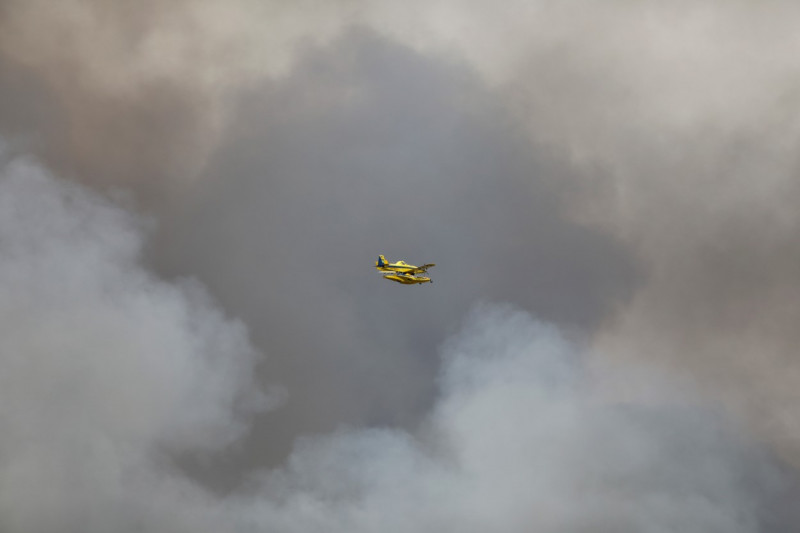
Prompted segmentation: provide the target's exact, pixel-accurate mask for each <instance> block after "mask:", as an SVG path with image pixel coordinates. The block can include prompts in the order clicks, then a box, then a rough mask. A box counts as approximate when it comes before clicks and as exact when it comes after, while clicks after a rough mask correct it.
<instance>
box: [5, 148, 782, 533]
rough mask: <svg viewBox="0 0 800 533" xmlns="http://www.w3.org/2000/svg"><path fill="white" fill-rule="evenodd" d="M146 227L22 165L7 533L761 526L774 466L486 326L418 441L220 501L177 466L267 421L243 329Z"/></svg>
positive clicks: (376, 435)
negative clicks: (614, 400) (179, 270)
mask: <svg viewBox="0 0 800 533" xmlns="http://www.w3.org/2000/svg"><path fill="white" fill-rule="evenodd" d="M145 227H146V224H144V223H143V222H142V221H141V220H140V219H138V218H136V217H134V216H132V215H130V214H128V213H127V212H125V211H124V210H122V209H120V208H119V207H117V206H115V205H113V204H112V203H111V202H109V201H107V200H105V199H103V198H101V197H99V196H97V195H95V194H92V193H90V192H88V191H87V190H85V189H83V188H81V187H78V186H75V185H72V184H69V183H65V182H63V181H59V180H57V179H55V178H53V177H50V176H48V174H47V173H46V172H45V171H43V170H42V169H41V168H39V167H38V166H37V165H36V164H34V163H32V162H30V161H25V160H17V161H16V162H14V163H12V164H10V165H8V166H6V168H5V169H4V170H3V171H2V177H0V328H2V333H1V334H0V529H2V530H3V531H7V532H10V533H17V532H30V531H36V532H43V533H47V532H59V533H61V532H73V531H74V532H82V533H90V532H104V533H105V532H109V531H122V532H127V531H153V532H159V533H164V532H171V531H181V532H183V531H186V532H188V531H191V532H192V533H198V532H199V533H202V532H218V531H276V532H303V533H309V532H313V531H320V532H322V531H325V532H330V531H348V532H362V531H363V532H368V531H384V532H393V531H397V532H406V531H419V532H425V531H431V532H432V531H437V532H438V531H464V532H470V531H476V532H477V531H487V530H498V531H507V532H515V531H520V532H522V531H531V530H535V531H542V532H549V531H553V532H555V531H595V532H596V531H601V532H602V531H609V532H610V531H614V532H619V531H637V532H661V531H703V532H724V533H736V532H751V531H757V530H758V529H759V522H758V519H759V517H758V512H759V502H760V498H762V497H763V496H764V491H765V490H767V489H768V484H769V483H770V482H771V479H772V478H771V476H770V468H769V464H768V462H766V461H765V460H764V459H763V458H762V457H761V456H760V455H758V453H756V451H754V450H753V449H752V448H751V447H750V446H749V445H748V444H747V443H746V442H744V441H742V440H741V439H740V438H738V437H735V429H736V428H733V427H731V426H729V425H728V423H726V422H725V421H724V420H723V419H722V418H721V417H719V416H717V415H714V414H713V412H711V411H709V410H707V409H701V408H699V407H694V408H688V407H686V404H685V402H684V404H683V405H684V406H683V407H670V406H669V405H661V406H658V407H654V406H649V407H643V406H638V407H635V406H627V407H625V406H614V405H608V404H606V403H604V402H602V401H601V400H599V399H598V398H597V397H596V396H595V395H594V394H593V393H592V387H591V386H590V383H589V381H588V378H587V376H585V375H584V372H583V371H582V368H583V358H582V356H581V353H580V350H579V349H578V348H577V347H576V346H575V345H574V344H572V343H570V342H568V341H567V340H565V339H564V338H563V336H562V335H561V334H560V333H559V331H558V330H557V329H556V328H555V327H553V326H548V325H543V324H541V323H539V322H537V321H535V320H534V319H533V318H532V317H530V316H529V315H528V314H527V313H525V312H522V311H518V310H515V309H511V308H507V307H503V306H499V307H497V306H483V307H478V308H476V310H475V311H474V312H473V314H472V316H471V317H470V318H469V319H468V320H467V322H466V324H465V325H464V327H463V329H462V331H461V333H459V334H458V335H456V336H455V337H453V338H452V339H450V340H449V341H447V342H446V343H445V344H444V346H443V348H442V357H443V361H444V364H443V371H442V373H441V377H440V380H439V389H440V392H439V398H438V400H437V402H436V405H435V407H434V408H433V410H432V412H431V413H430V414H429V416H428V417H427V421H426V423H425V424H424V425H423V427H422V428H420V430H419V431H418V432H415V433H409V432H406V431H401V430H397V429H391V428H373V429H347V428H342V429H341V430H340V431H338V432H336V433H334V434H331V435H327V436H320V437H314V438H312V437H308V438H306V439H302V440H301V441H300V442H298V444H297V446H296V449H295V451H294V453H293V454H292V456H291V457H290V459H289V460H288V462H287V464H286V465H285V466H284V467H282V468H280V469H276V470H272V471H264V472H261V473H260V474H257V475H254V476H253V477H252V479H251V482H250V483H249V484H248V486H247V487H242V488H240V489H239V490H238V491H237V492H235V493H234V494H232V495H229V496H226V497H221V496H215V495H213V494H212V493H211V492H209V491H208V490H206V489H204V488H203V487H202V486H201V485H199V484H198V483H197V482H194V481H193V480H191V479H190V478H189V477H187V475H186V474H184V473H182V472H181V471H180V470H179V469H178V468H176V467H175V466H174V464H173V462H171V460H170V457H171V455H170V453H169V452H173V453H174V452H187V451H188V452H191V451H204V450H205V451H215V452H217V453H220V454H225V453H226V446H228V445H230V444H232V443H233V442H235V440H236V439H237V438H239V437H240V436H242V434H243V432H245V431H246V429H247V418H246V417H247V415H248V414H250V413H252V412H254V410H256V409H259V408H264V407H266V404H265V400H266V399H265V398H264V397H263V396H262V395H261V394H260V393H259V392H258V391H257V389H256V388H255V387H254V385H253V383H252V381H251V373H252V371H253V367H254V364H255V362H256V358H257V354H256V353H255V351H254V350H253V348H252V347H251V345H250V344H249V342H248V340H247V334H246V330H245V328H244V326H243V325H242V324H240V323H238V322H236V321H233V320H230V319H228V318H226V317H224V315H223V314H222V313H221V312H220V311H219V310H218V309H217V308H215V307H214V304H213V302H212V300H211V299H210V298H209V297H208V295H206V294H205V293H204V292H203V290H202V288H201V287H199V286H198V285H196V284H191V283H189V284H185V283H168V282H165V281H163V280H159V279H157V278H156V277H155V276H154V275H153V274H151V273H149V271H148V270H147V269H146V268H145V266H144V265H143V264H142V261H141V257H140V254H141V249H142V246H143V243H144V236H145V235H146V231H145V229H146V228H145Z"/></svg>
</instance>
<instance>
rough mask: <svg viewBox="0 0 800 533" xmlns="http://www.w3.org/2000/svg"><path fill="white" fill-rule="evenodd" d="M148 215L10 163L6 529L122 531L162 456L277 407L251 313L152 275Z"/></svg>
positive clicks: (2, 255)
mask: <svg viewBox="0 0 800 533" xmlns="http://www.w3.org/2000/svg"><path fill="white" fill-rule="evenodd" d="M145 226H146V224H145V223H143V222H142V221H141V220H140V219H138V218H136V217H134V216H131V215H129V214H128V213H126V212H125V211H124V210H122V209H120V208H118V207H116V206H114V205H113V204H111V203H110V202H109V201H107V200H105V199H103V198H101V197H99V196H97V195H94V194H92V193H90V192H88V191H87V190H85V189H83V188H81V187H78V186H75V185H72V184H69V183H65V182H62V181H57V180H55V179H54V178H52V177H50V176H48V175H47V173H46V172H45V171H43V170H42V169H41V168H39V167H38V166H37V165H35V164H34V163H32V162H29V161H26V160H17V161H15V162H12V163H11V164H9V165H8V166H6V168H4V169H3V171H2V176H1V177H0V529H2V530H3V531H87V530H91V531H114V530H119V526H120V522H119V520H120V518H121V516H120V515H119V514H118V511H126V510H127V509H129V508H131V507H132V508H135V507H136V506H137V505H138V503H137V502H136V498H132V496H133V494H131V490H132V489H133V488H134V487H136V485H137V484H139V482H140V481H141V480H142V478H147V477H148V476H152V475H154V473H155V470H154V466H153V465H154V464H155V462H157V461H159V460H161V459H160V458H159V454H160V453H162V452H167V451H180V450H217V449H221V448H223V447H224V446H226V445H228V444H230V443H231V442H233V441H234V440H235V439H237V438H238V437H240V436H241V435H242V434H243V432H244V431H246V429H247V425H246V416H247V415H248V414H249V413H252V412H253V411H254V410H255V409H260V408H262V407H264V406H265V405H266V404H265V401H266V397H264V396H263V395H261V393H259V392H258V391H257V390H256V389H255V388H254V387H253V386H252V383H251V373H252V370H253V365H254V363H255V361H256V357H257V354H256V352H255V350H254V349H253V348H252V346H251V345H250V343H249V341H248V338H247V335H246V330H245V328H244V326H243V325H242V324H240V323H238V322H236V321H233V320H230V319H227V318H226V317H225V316H224V315H223V314H222V313H221V312H220V311H219V310H218V309H217V308H215V307H214V305H213V303H212V302H211V300H210V298H209V297H208V296H207V295H206V294H205V293H204V292H203V289H202V288H201V287H199V286H198V285H197V284H193V283H191V282H186V283H167V282H164V281H161V280H159V279H156V278H155V277H154V276H153V275H151V274H150V273H148V271H147V270H146V269H145V268H144V267H143V266H142V264H141V251H142V245H143V242H144V239H143V236H144V233H145V231H144V230H145ZM142 495H143V496H147V492H143V493H142ZM122 516H124V513H123V515H122Z"/></svg>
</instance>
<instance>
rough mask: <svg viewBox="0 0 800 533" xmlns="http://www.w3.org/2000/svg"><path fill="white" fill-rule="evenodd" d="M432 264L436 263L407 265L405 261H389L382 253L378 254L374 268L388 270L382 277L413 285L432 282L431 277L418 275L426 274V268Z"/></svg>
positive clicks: (382, 270)
mask: <svg viewBox="0 0 800 533" xmlns="http://www.w3.org/2000/svg"><path fill="white" fill-rule="evenodd" d="M432 266H436V265H435V264H434V263H428V264H427V265H422V266H414V265H409V264H408V263H406V262H405V261H398V262H396V263H390V262H388V261H387V260H386V258H385V257H383V256H382V255H379V256H378V260H377V261H375V268H376V269H378V270H379V271H381V272H388V274H384V275H383V278H384V279H390V280H392V281H396V282H398V283H402V284H404V285H414V284H415V283H433V281H432V280H431V278H429V277H427V276H421V275H419V274H427V273H428V269H429V268H430V267H432Z"/></svg>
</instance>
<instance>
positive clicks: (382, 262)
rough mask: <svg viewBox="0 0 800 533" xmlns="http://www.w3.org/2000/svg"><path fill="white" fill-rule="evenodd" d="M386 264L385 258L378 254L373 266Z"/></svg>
mask: <svg viewBox="0 0 800 533" xmlns="http://www.w3.org/2000/svg"><path fill="white" fill-rule="evenodd" d="M387 264H388V261H386V258H385V257H383V256H382V255H379V256H378V260H377V261H375V266H377V267H382V266H386V265H387Z"/></svg>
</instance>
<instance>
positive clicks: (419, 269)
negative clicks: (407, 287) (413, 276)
mask: <svg viewBox="0 0 800 533" xmlns="http://www.w3.org/2000/svg"><path fill="white" fill-rule="evenodd" d="M435 266H436V263H428V264H427V265H422V266H418V267H417V268H415V269H414V272H415V273H423V272H427V271H428V269H429V268H430V267H435Z"/></svg>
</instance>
